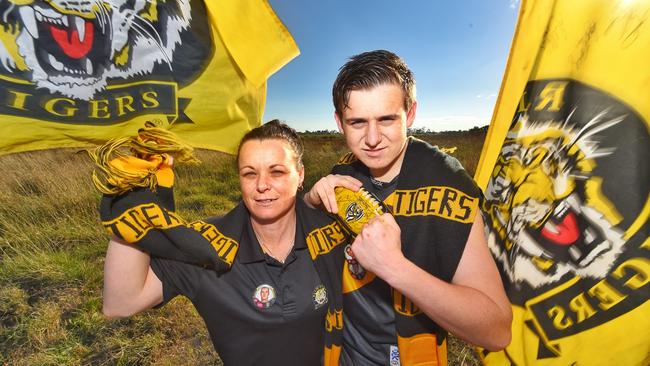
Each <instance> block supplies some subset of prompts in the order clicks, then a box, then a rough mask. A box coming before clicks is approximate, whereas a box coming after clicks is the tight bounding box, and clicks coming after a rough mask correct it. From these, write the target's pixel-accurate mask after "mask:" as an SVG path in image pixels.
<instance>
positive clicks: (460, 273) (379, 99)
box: [305, 50, 512, 366]
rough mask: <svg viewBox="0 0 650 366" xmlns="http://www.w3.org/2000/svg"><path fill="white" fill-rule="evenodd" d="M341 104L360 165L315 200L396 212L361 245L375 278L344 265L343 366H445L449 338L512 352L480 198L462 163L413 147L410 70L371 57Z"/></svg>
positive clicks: (336, 90) (354, 61)
mask: <svg viewBox="0 0 650 366" xmlns="http://www.w3.org/2000/svg"><path fill="white" fill-rule="evenodd" d="M332 94H333V99H334V106H335V109H336V111H335V115H334V117H335V119H336V122H337V124H338V128H339V131H340V132H341V133H343V135H344V136H345V140H346V143H347V146H348V148H349V149H350V150H351V154H348V155H346V156H344V157H343V158H342V159H341V160H340V161H339V163H337V165H336V166H334V168H333V170H332V173H333V174H330V175H328V176H326V177H324V178H322V179H321V180H319V181H318V182H317V183H316V184H315V185H314V187H313V188H312V190H311V191H309V192H308V193H307V194H306V195H305V200H306V201H307V202H308V203H309V204H311V205H314V206H321V207H324V208H325V209H326V210H327V211H330V212H336V211H337V206H336V199H335V195H334V187H335V186H345V187H347V188H350V189H352V190H358V189H359V188H360V187H361V186H363V187H364V188H366V189H367V190H369V191H371V192H373V193H374V194H375V195H376V196H377V197H379V198H380V199H381V200H383V201H384V203H386V204H387V205H388V206H389V207H390V208H391V210H392V215H391V214H385V215H382V216H380V217H377V218H375V219H373V220H371V221H369V222H368V223H367V224H366V226H365V227H364V228H363V230H362V231H361V233H360V234H359V235H358V236H357V237H356V239H355V241H354V243H353V244H352V246H351V251H352V253H353V255H354V257H355V258H354V259H353V260H356V261H358V263H359V264H360V265H361V266H362V267H363V268H364V270H365V271H362V272H361V274H362V275H359V274H356V275H352V274H351V273H350V267H351V266H347V265H346V266H345V269H344V275H343V277H344V278H343V292H344V300H343V342H342V343H343V346H342V349H339V348H338V347H336V346H333V347H332V350H331V353H332V354H333V359H336V358H339V361H340V363H341V365H348V366H349V365H398V364H400V362H401V365H402V366H404V365H412V364H425V363H426V364H427V365H444V364H446V362H447V361H446V359H447V355H446V342H445V337H446V331H449V332H452V333H453V334H455V335H456V336H458V337H460V338H462V339H464V340H466V341H468V342H470V343H473V344H476V345H479V346H482V347H484V348H487V349H489V350H496V349H501V348H503V347H505V346H506V345H507V344H508V343H509V342H510V323H511V320H512V313H511V309H510V303H509V302H508V299H507V297H506V294H505V292H504V289H503V285H502V283H501V279H500V277H499V274H498V271H497V269H496V266H495V264H494V261H493V259H492V257H491V256H490V253H489V251H488V248H487V244H486V241H485V237H484V232H483V220H482V219H481V215H479V214H477V213H478V212H479V208H478V207H479V200H480V196H481V193H480V190H479V189H478V187H477V186H476V185H475V184H474V182H473V181H472V179H471V178H470V177H469V176H468V175H467V173H466V172H465V171H464V170H463V169H462V167H461V166H460V164H459V163H458V162H457V161H456V159H454V158H451V157H449V156H447V155H445V154H444V153H442V152H440V151H439V150H438V149H437V148H435V147H433V146H431V145H429V144H427V143H425V142H423V141H420V140H417V139H413V138H407V136H406V130H407V128H408V127H410V126H411V125H412V124H413V121H414V119H415V114H416V110H417V102H416V100H415V80H414V78H413V74H412V73H411V71H410V70H409V69H408V67H407V66H406V64H405V63H404V62H403V61H402V60H401V59H400V58H399V57H398V56H397V55H395V54H393V53H391V52H388V51H383V50H382V51H372V52H367V53H362V54H360V55H357V56H354V57H352V58H351V59H350V60H349V61H348V62H347V63H346V64H345V65H344V66H343V67H342V68H341V70H340V72H339V75H338V77H337V79H336V81H335V83H334V87H333V92H332ZM348 261H349V260H348ZM339 352H340V357H338V355H337V354H338V353H339ZM326 359H327V357H326ZM334 363H335V362H334Z"/></svg>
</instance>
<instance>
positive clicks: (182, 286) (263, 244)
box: [103, 120, 343, 365]
mask: <svg viewBox="0 0 650 366" xmlns="http://www.w3.org/2000/svg"><path fill="white" fill-rule="evenodd" d="M302 153H303V148H302V143H301V141H300V139H299V137H298V135H297V134H296V132H295V131H294V130H293V129H291V128H290V127H288V126H286V125H284V124H282V123H280V122H278V121H277V120H275V121H271V122H269V123H267V124H265V125H263V126H260V127H258V128H256V129H253V130H252V131H250V132H249V133H248V134H246V135H245V136H244V138H243V139H242V141H241V143H240V146H239V152H238V157H237V162H238V168H239V181H240V187H241V194H242V202H241V203H240V204H239V205H238V206H237V207H235V208H234V209H233V210H232V211H230V212H229V213H228V214H226V215H225V216H224V217H222V218H220V219H214V220H208V224H209V225H214V228H215V230H216V232H217V233H218V234H219V235H222V236H223V237H224V238H226V239H227V240H232V242H233V243H236V248H237V253H236V256H235V257H234V261H233V262H232V266H231V268H230V270H228V271H226V272H225V273H223V274H218V272H217V271H214V270H212V269H207V268H204V267H200V266H196V265H192V264H188V263H183V262H179V261H173V260H168V259H161V258H155V257H154V258H150V256H149V255H148V254H146V253H144V252H141V251H140V250H138V249H136V248H134V247H133V246H130V245H128V244H126V243H124V242H121V241H120V240H119V239H117V238H116V237H113V239H111V241H110V243H109V247H108V251H107V254H106V264H105V269H104V307H103V311H104V314H105V315H106V316H109V317H123V316H130V315H132V314H135V313H138V312H140V311H143V310H145V309H148V308H151V307H153V306H156V305H161V304H164V303H166V302H167V301H169V300H171V299H172V298H173V297H175V296H177V295H184V296H187V297H188V298H189V299H190V300H191V301H192V303H193V304H194V306H195V307H196V309H197V310H198V312H199V314H200V315H201V316H202V317H203V319H204V321H205V323H206V325H207V327H208V331H209V333H210V336H211V338H212V342H213V344H214V346H215V349H216V350H217V352H218V353H219V355H220V357H221V359H222V360H223V361H224V363H225V364H226V365H249V364H250V365H253V364H254V365H278V364H283V365H317V364H320V363H322V362H323V361H322V359H323V345H324V344H325V345H331V344H332V342H334V343H335V344H336V343H338V342H339V340H338V337H339V335H340V334H339V333H337V329H340V327H336V326H334V327H333V326H326V328H327V331H324V330H323V325H324V324H325V322H324V319H325V317H326V315H328V313H329V314H337V312H338V313H340V309H341V304H340V303H341V296H340V294H341V285H340V283H341V277H340V272H341V270H340V269H341V265H340V264H341V263H342V260H343V253H342V250H343V245H339V244H341V243H342V242H343V236H342V235H333V234H332V233H333V231H332V227H333V226H332V225H333V221H332V219H331V218H329V217H328V216H326V215H325V214H323V213H321V212H320V211H317V210H314V209H311V208H309V207H307V206H306V205H305V204H304V203H303V202H302V200H301V199H296V194H297V191H298V189H299V187H301V186H302V182H303V179H304V167H303V164H302ZM339 232H340V230H339ZM226 239H224V240H226ZM325 240H327V245H323V244H322V243H323V242H324V241H325ZM328 324H329V325H331V324H330V323H328Z"/></svg>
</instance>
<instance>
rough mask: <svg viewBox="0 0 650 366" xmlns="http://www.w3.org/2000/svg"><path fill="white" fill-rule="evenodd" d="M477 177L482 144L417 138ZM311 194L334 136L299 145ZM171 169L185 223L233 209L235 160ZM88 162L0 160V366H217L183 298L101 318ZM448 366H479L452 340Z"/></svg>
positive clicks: (58, 153) (102, 238)
mask: <svg viewBox="0 0 650 366" xmlns="http://www.w3.org/2000/svg"><path fill="white" fill-rule="evenodd" d="M419 137H421V138H424V139H425V140H428V141H432V142H433V143H434V144H438V145H440V146H441V147H453V146H457V147H458V149H457V151H456V152H455V153H454V155H455V156H457V157H458V158H459V160H461V162H462V163H463V164H464V165H465V166H466V167H467V168H468V170H469V171H472V172H473V170H474V168H475V166H476V161H477V160H478V154H479V152H480V146H481V144H482V142H483V138H484V134H483V135H476V136H474V135H473V134H465V136H464V137H463V135H462V134H460V135H458V136H456V135H454V136H451V135H449V136H442V135H427V136H419ZM305 145H306V154H305V166H306V171H307V177H306V180H305V183H306V184H305V185H306V187H307V188H308V187H309V186H310V185H311V184H313V183H314V182H315V181H316V180H317V179H318V178H320V177H321V176H322V175H324V174H326V173H327V172H328V170H329V168H330V167H331V165H332V164H333V163H334V162H335V161H336V160H337V159H338V158H339V157H340V156H341V155H342V153H343V152H344V143H343V141H342V139H341V138H340V137H339V136H336V135H317V136H308V137H305ZM198 156H199V158H200V159H201V160H202V161H203V163H202V164H201V165H200V166H181V167H178V168H177V176H178V181H177V187H178V189H177V193H176V194H177V197H178V199H177V209H178V211H179V212H180V214H181V215H183V216H184V217H186V218H188V219H197V218H203V217H206V216H210V215H215V214H222V213H224V212H226V211H227V210H228V209H230V208H232V207H233V206H234V205H235V204H236V202H237V201H238V200H239V193H238V192H239V189H238V183H237V175H236V173H235V170H234V158H233V157H232V156H229V155H225V154H221V153H216V152H209V151H199V152H198ZM91 170H92V166H91V164H90V162H89V159H87V158H86V157H85V154H83V153H79V152H77V151H75V150H70V149H61V150H49V151H38V152H29V153H20V154H12V155H6V156H2V157H0V171H2V172H4V174H1V175H0V364H3V365H5V364H6V365H115V364H117V365H179V364H186V365H218V364H220V360H219V358H218V355H217V354H216V353H215V352H214V350H213V349H212V345H211V343H210V340H209V337H208V335H207V331H206V329H205V326H204V325H203V322H202V320H201V319H200V317H199V316H198V315H197V314H196V312H195V310H194V308H193V307H192V306H191V305H190V304H189V302H188V301H187V300H186V299H182V298H178V299H175V300H174V301H172V302H171V303H170V304H168V305H166V306H165V307H163V308H162V309H160V310H152V311H147V312H144V313H143V314H140V315H137V316H134V317H132V318H130V319H123V320H113V321H110V320H106V319H104V317H103V316H102V314H101V283H102V268H103V261H104V253H105V249H106V243H107V240H108V237H107V234H106V233H104V231H103V230H102V229H101V228H100V225H99V220H98V219H97V214H96V207H97V203H98V201H99V194H97V193H96V192H95V191H94V190H93V188H92V186H91V183H90V178H89V177H90V172H91ZM450 343H451V346H450V355H449V356H450V364H452V365H461V364H465V365H477V364H478V361H477V360H476V358H475V356H474V354H473V351H472V349H471V348H470V347H467V346H466V345H465V344H464V343H462V342H459V341H457V340H453V341H452V342H450Z"/></svg>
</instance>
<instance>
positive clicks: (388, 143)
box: [335, 84, 417, 181]
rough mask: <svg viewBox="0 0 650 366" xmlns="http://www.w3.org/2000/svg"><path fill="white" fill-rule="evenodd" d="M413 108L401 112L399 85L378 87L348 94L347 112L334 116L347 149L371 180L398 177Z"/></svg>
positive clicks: (413, 115)
mask: <svg viewBox="0 0 650 366" xmlns="http://www.w3.org/2000/svg"><path fill="white" fill-rule="evenodd" d="M416 106H417V104H416V103H415V102H413V104H412V105H411V107H410V108H409V110H408V111H406V110H404V94H403V92H402V89H401V88H400V86H399V85H396V84H382V85H379V86H377V87H374V88H372V89H368V90H353V91H351V92H350V99H349V101H348V108H345V109H344V110H343V112H342V115H341V116H338V115H337V114H335V118H336V123H337V124H338V126H339V131H340V132H341V133H343V134H344V135H345V141H346V143H347V145H348V148H349V149H350V150H351V151H352V153H354V155H355V156H356V157H357V158H358V159H359V160H361V162H362V163H364V164H365V165H366V166H367V167H368V168H369V169H370V173H371V174H372V176H373V177H375V178H377V179H379V180H382V181H390V180H392V179H393V178H394V177H395V176H397V175H398V174H399V171H400V168H401V167H402V160H403V159H404V152H405V150H406V149H405V147H406V129H407V128H408V127H411V125H412V124H413V120H414V119H415V110H416Z"/></svg>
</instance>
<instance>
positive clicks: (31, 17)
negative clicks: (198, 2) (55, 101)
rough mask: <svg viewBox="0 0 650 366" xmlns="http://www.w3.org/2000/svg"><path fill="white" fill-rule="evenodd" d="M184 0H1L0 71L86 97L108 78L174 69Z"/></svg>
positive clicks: (185, 16) (186, 14)
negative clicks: (159, 0)
mask: <svg viewBox="0 0 650 366" xmlns="http://www.w3.org/2000/svg"><path fill="white" fill-rule="evenodd" d="M190 10H191V7H190V4H189V0H174V1H171V2H170V1H167V2H163V3H162V4H161V3H159V2H157V1H141V0H135V1H133V0H88V1H65V0H51V1H43V0H8V1H2V2H0V16H1V17H2V21H1V22H0V70H1V69H2V68H4V69H5V71H7V72H9V73H11V74H13V76H14V77H20V78H22V79H25V80H28V81H29V82H31V83H33V84H35V86H36V87H37V88H39V89H46V90H48V91H49V92H50V93H54V92H59V93H61V94H63V95H65V96H67V97H70V98H75V99H81V100H89V99H91V98H92V97H93V96H94V95H95V94H96V93H98V92H100V91H102V90H104V89H105V88H106V86H107V80H109V79H116V78H120V79H126V78H130V77H134V76H140V75H146V74H150V73H152V71H153V70H154V69H155V68H156V67H166V68H167V69H171V68H172V58H173V56H174V52H175V51H176V49H177V46H178V45H179V44H181V43H182V40H181V34H182V33H183V32H184V31H185V30H187V29H188V27H189V26H190V21H191V12H190Z"/></svg>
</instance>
